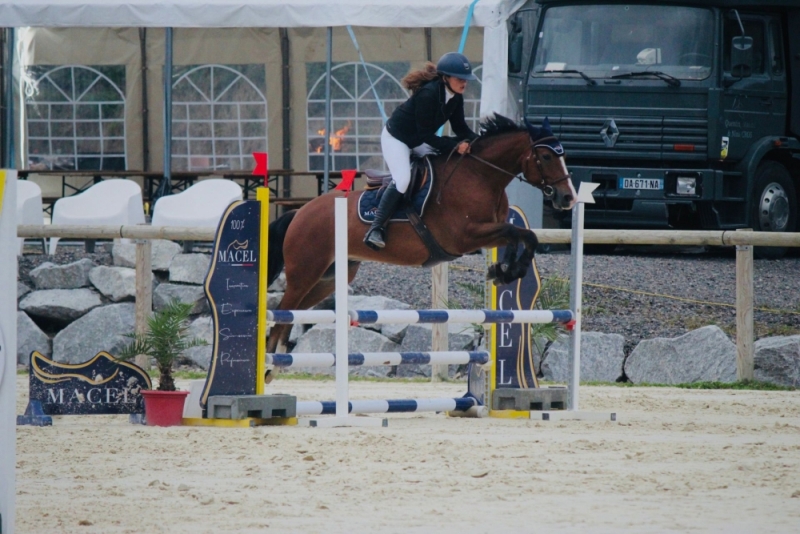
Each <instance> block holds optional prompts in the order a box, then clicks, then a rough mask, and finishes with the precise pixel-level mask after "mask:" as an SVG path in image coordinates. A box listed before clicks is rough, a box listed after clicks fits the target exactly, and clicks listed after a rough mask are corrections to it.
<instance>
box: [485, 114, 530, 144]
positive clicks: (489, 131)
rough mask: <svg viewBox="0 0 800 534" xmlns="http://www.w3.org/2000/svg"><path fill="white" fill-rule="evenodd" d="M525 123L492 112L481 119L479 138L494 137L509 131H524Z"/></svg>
mask: <svg viewBox="0 0 800 534" xmlns="http://www.w3.org/2000/svg"><path fill="white" fill-rule="evenodd" d="M524 131H525V125H524V124H519V123H517V122H516V121H513V120H511V119H509V118H508V117H504V116H503V115H500V114H499V113H494V114H492V115H490V116H488V117H484V118H482V119H481V130H480V132H481V135H480V138H481V139H486V138H489V137H494V136H495V135H500V134H504V133H509V132H524Z"/></svg>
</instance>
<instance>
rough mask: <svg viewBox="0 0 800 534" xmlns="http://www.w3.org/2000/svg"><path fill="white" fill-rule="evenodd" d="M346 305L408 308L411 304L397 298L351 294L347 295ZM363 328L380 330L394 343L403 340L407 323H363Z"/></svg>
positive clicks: (360, 308) (352, 306)
mask: <svg viewBox="0 0 800 534" xmlns="http://www.w3.org/2000/svg"><path fill="white" fill-rule="evenodd" d="M347 307H348V308H350V309H351V310H410V309H411V305H410V304H406V303H405V302H401V301H399V300H395V299H390V298H387V297H382V296H380V295H376V296H369V297H368V296H364V295H351V296H349V297H347ZM364 328H368V329H369V330H374V331H376V332H380V333H381V334H383V335H384V336H386V337H388V338H389V339H391V340H392V341H394V342H395V343H400V342H402V341H403V337H404V336H405V335H406V330H407V329H408V325H407V324H365V325H364Z"/></svg>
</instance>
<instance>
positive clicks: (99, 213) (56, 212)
mask: <svg viewBox="0 0 800 534" xmlns="http://www.w3.org/2000/svg"><path fill="white" fill-rule="evenodd" d="M102 224H113V225H117V224H118V225H120V226H121V225H131V224H144V207H143V206H142V188H141V187H139V184H137V183H136V182H134V181H132V180H119V179H115V180H104V181H102V182H99V183H96V184H95V185H93V186H92V187H90V188H89V189H87V190H86V191H84V192H83V193H79V194H77V195H73V196H71V197H64V198H60V199H58V200H57V201H56V203H55V205H54V206H53V225H54V226H56V225H102ZM58 240H59V238H57V237H51V238H50V254H51V255H53V254H55V253H56V245H57V244H58ZM124 241H127V240H124Z"/></svg>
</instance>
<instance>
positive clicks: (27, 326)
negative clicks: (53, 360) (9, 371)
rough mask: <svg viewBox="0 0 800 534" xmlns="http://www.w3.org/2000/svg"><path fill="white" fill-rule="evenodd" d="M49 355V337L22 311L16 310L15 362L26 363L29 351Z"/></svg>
mask: <svg viewBox="0 0 800 534" xmlns="http://www.w3.org/2000/svg"><path fill="white" fill-rule="evenodd" d="M35 350H36V351H39V352H41V353H42V354H44V355H45V356H48V357H49V356H50V354H51V352H52V351H51V350H50V338H49V337H47V334H45V333H44V332H42V330H41V329H40V328H39V327H38V326H36V323H34V322H33V320H31V318H30V317H28V314H27V313H25V312H22V311H18V312H17V363H19V364H22V365H28V362H29V361H30V356H31V352H33V351H35Z"/></svg>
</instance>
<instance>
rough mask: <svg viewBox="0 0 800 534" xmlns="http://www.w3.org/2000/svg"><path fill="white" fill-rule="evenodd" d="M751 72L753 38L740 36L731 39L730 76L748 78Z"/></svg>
mask: <svg viewBox="0 0 800 534" xmlns="http://www.w3.org/2000/svg"><path fill="white" fill-rule="evenodd" d="M752 71H753V38H752V37H747V36H746V35H742V36H740V37H734V38H733V39H731V74H733V75H734V76H736V77H737V78H749V77H750V75H751V74H752Z"/></svg>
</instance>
